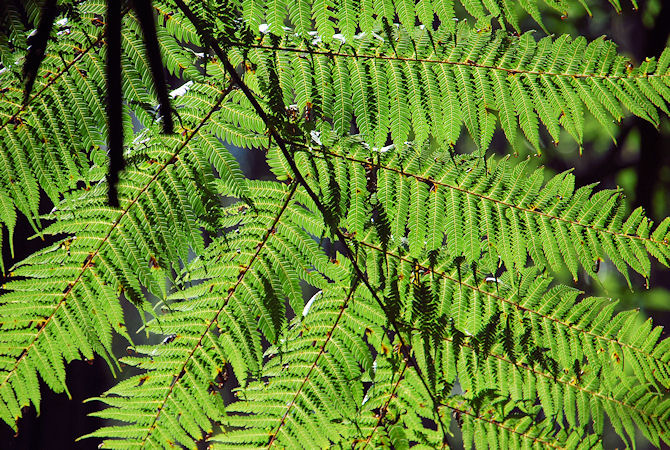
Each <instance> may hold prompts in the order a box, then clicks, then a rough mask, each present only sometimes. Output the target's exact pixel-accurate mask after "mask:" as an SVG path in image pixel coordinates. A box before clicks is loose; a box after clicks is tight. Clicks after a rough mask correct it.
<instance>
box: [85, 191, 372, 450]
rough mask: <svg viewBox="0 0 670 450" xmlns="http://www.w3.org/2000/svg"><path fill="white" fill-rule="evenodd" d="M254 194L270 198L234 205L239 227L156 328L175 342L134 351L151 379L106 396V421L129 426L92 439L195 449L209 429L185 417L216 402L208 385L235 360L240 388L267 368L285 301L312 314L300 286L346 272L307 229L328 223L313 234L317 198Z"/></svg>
mask: <svg viewBox="0 0 670 450" xmlns="http://www.w3.org/2000/svg"><path fill="white" fill-rule="evenodd" d="M249 188H250V190H251V192H252V195H253V197H255V198H260V195H261V194H262V196H263V197H264V198H265V199H266V201H260V200H258V201H256V202H255V203H254V206H253V212H252V210H250V209H247V207H246V206H245V205H239V204H235V205H233V206H232V207H231V208H229V209H228V212H227V214H226V215H225V218H224V220H225V222H226V223H228V226H231V227H232V226H235V227H236V231H235V232H233V233H230V234H229V235H228V236H227V237H226V238H225V239H221V240H219V241H218V242H216V243H214V244H213V245H210V247H209V248H208V250H207V252H206V254H205V255H203V258H202V261H200V262H195V263H194V264H193V266H192V267H190V268H189V271H188V276H187V278H185V279H184V281H185V282H188V283H189V284H192V286H190V287H186V288H185V289H184V290H182V291H176V292H175V293H174V294H172V295H171V296H170V300H171V305H170V310H171V311H172V312H171V313H168V314H166V315H164V316H163V317H161V319H160V321H159V322H158V321H157V322H155V324H153V325H152V324H149V329H150V330H151V331H153V332H155V333H160V334H169V335H174V336H176V337H175V338H174V340H172V342H170V343H167V344H165V345H162V346H159V347H136V352H137V353H138V354H139V355H142V356H143V357H133V358H124V359H123V360H122V361H123V362H125V363H127V364H132V365H135V366H137V367H140V368H142V369H145V370H147V371H148V372H147V375H145V376H139V377H135V378H133V379H132V381H130V382H128V383H124V384H122V385H120V386H119V387H117V388H113V389H112V390H110V391H109V392H108V393H107V394H105V396H103V397H101V398H99V400H101V401H103V402H105V403H107V404H108V405H109V406H111V407H112V408H111V409H107V410H104V411H103V412H101V413H99V415H101V416H102V417H110V418H116V419H120V420H123V421H124V422H129V425H128V426H127V427H125V428H123V431H121V430H119V429H117V428H114V427H113V428H103V429H101V430H99V431H96V432H94V433H92V434H91V435H89V437H96V436H97V437H104V438H118V437H120V438H123V439H124V441H116V440H113V439H112V440H106V441H105V444H104V445H105V446H107V447H110V448H115V447H116V446H117V445H120V446H126V445H128V444H130V443H132V444H133V445H137V446H140V447H142V446H146V445H159V446H160V445H164V444H166V443H168V442H175V443H177V442H179V443H182V444H184V445H188V443H189V442H192V440H198V439H200V437H201V430H204V431H205V432H211V425H209V423H207V426H203V422H202V421H200V422H198V423H197V424H193V425H190V424H189V423H187V422H183V420H182V419H180V418H181V417H186V416H189V415H190V414H192V413H193V411H192V409H193V408H194V407H196V406H194V405H200V404H201V403H202V401H203V400H204V399H208V398H212V396H211V395H210V394H209V392H210V389H211V387H210V385H211V383H212V382H213V381H214V379H215V377H216V376H217V373H220V372H221V371H222V370H223V366H224V364H225V363H226V362H227V361H230V362H231V363H232V365H233V370H234V371H235V375H236V378H237V379H238V380H239V381H240V382H241V383H242V384H246V383H247V381H246V380H249V379H257V378H258V377H259V375H260V373H261V370H262V368H261V367H262V366H261V363H262V360H263V354H262V352H261V338H262V337H264V338H266V339H268V340H269V341H270V342H275V343H277V345H278V347H279V349H280V351H281V352H283V345H285V344H284V343H282V341H280V335H281V333H282V332H283V331H282V330H283V329H284V327H285V324H283V323H282V321H283V319H284V317H285V312H284V309H285V307H284V299H285V298H287V299H288V302H289V304H290V305H291V307H292V309H293V311H294V312H295V314H296V315H300V314H301V313H302V311H303V310H304V309H307V310H309V308H308V307H307V306H305V307H304V309H303V306H304V304H303V302H302V290H301V288H300V287H299V285H298V284H297V282H298V280H299V279H303V280H305V281H308V282H309V283H310V284H312V285H314V286H321V287H325V286H326V283H327V282H326V279H325V278H323V275H320V274H317V273H315V272H313V269H312V268H311V267H312V265H314V266H315V267H317V268H318V269H319V270H321V271H323V272H322V273H323V274H325V275H327V276H328V279H330V280H341V279H342V278H343V275H344V273H343V271H342V270H343V269H342V268H341V267H338V266H335V265H334V264H332V263H328V262H327V260H326V258H325V256H324V255H323V254H320V251H319V250H318V247H317V245H316V243H315V242H314V241H312V240H311V238H310V237H309V235H307V234H306V231H305V229H308V230H310V232H314V233H315V234H320V233H322V230H323V223H321V225H319V227H318V228H314V225H315V224H316V222H315V221H314V222H311V223H309V222H305V221H304V219H303V217H305V216H309V214H307V211H305V210H304V207H303V206H301V204H305V202H307V203H309V200H308V197H306V196H305V194H304V193H301V192H300V191H299V190H298V188H297V185H296V184H295V183H293V185H292V186H291V187H285V186H284V187H282V185H278V184H277V183H268V182H265V183H261V182H257V183H250V186H249ZM277 201H279V205H278V204H277ZM319 228H320V229H319ZM287 257H288V258H291V260H287V259H286V258H287ZM290 268H293V269H294V270H291V269H290ZM269 292H273V293H274V294H273V298H267V296H268V295H269V294H268V293H269ZM195 305H198V308H197V309H196V310H194V309H193V308H194V306H195ZM310 307H314V306H313V305H310ZM256 318H258V319H256ZM278 319H279V321H278ZM257 328H258V329H259V330H260V331H261V332H262V334H260V333H259V332H258V331H257ZM282 339H283V338H282ZM304 342H306V341H304ZM212 352H214V353H212ZM282 354H283V353H282ZM158 356H160V359H159V360H157V357H158ZM356 356H357V357H358V356H360V355H358V354H357V355H356ZM349 358H351V357H349ZM350 361H351V360H350ZM154 371H155V372H154ZM144 377H146V378H144ZM144 379H149V380H151V381H152V383H154V384H152V386H153V388H152V389H151V390H150V392H148V393H147V394H140V393H139V391H144V390H145V388H144V387H143V383H144V382H143V381H142V380H144ZM214 393H216V392H214ZM137 394H140V395H146V397H145V398H146V401H144V402H142V403H135V402H134V401H132V399H133V398H136V395H137ZM216 401H219V400H216ZM153 404H156V405H158V407H157V408H154V407H152V406H151V405H153ZM197 407H198V408H199V407H200V406H197ZM129 408H130V409H135V408H137V414H136V415H134V416H133V415H128V414H127V411H128V409H129ZM221 412H222V408H220V407H219V406H217V404H212V405H207V409H206V410H205V411H203V414H204V415H205V416H206V417H207V418H208V419H210V420H217V421H222V420H224V418H223V416H222V415H221ZM196 425H197V426H196Z"/></svg>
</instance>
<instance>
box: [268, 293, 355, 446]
mask: <svg viewBox="0 0 670 450" xmlns="http://www.w3.org/2000/svg"><path fill="white" fill-rule="evenodd" d="M357 284H358V282H357V281H356V280H355V281H354V284H353V285H352V286H351V288H350V289H349V293H348V294H347V298H346V299H345V300H344V302H343V303H342V306H341V307H340V312H339V314H338V315H337V318H336V319H335V323H333V326H332V327H330V331H329V332H328V333H327V334H326V339H325V340H324V341H323V344H322V345H321V348H320V349H319V353H318V354H317V355H316V358H314V362H313V363H312V366H311V367H310V368H309V371H308V372H307V375H305V378H304V379H303V380H302V383H301V384H300V387H299V388H298V390H297V391H296V393H295V395H294V396H293V400H291V403H289V405H288V408H286V412H284V415H283V416H282V418H281V421H280V422H279V425H277V429H276V430H275V431H274V432H273V433H272V434H271V435H270V436H271V438H270V443H269V444H268V448H270V447H272V444H273V443H274V442H275V441H276V439H277V436H278V435H279V430H280V429H281V427H282V426H283V425H284V424H285V423H286V419H287V418H288V415H289V413H290V412H291V409H292V408H293V406H295V404H296V402H297V401H298V396H299V395H300V393H301V392H302V389H303V388H304V387H305V385H306V384H307V381H308V380H309V377H310V376H311V375H312V372H313V371H314V369H315V368H316V365H317V363H318V362H319V359H320V358H321V356H322V355H323V354H324V353H325V351H326V346H327V345H328V343H329V342H330V339H331V338H332V337H333V334H334V333H335V329H336V328H337V325H338V324H339V323H340V319H342V317H343V316H344V310H345V309H347V306H349V300H350V299H351V297H352V296H353V295H354V293H355V292H356V286H357Z"/></svg>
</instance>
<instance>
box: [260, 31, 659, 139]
mask: <svg viewBox="0 0 670 450" xmlns="http://www.w3.org/2000/svg"><path fill="white" fill-rule="evenodd" d="M393 30H394V31H393V35H388V36H385V37H381V36H380V35H378V34H376V33H374V32H373V33H369V34H365V33H363V34H359V35H357V36H356V38H354V39H352V40H351V41H347V45H346V46H343V45H338V43H337V42H333V43H331V44H326V43H324V42H321V41H318V42H316V43H306V42H304V41H299V40H297V39H296V38H294V37H292V36H290V35H286V36H285V37H284V39H283V41H282V42H281V43H279V44H277V43H276V41H274V42H273V43H270V42H268V41H269V38H266V37H263V36H261V40H260V42H259V43H255V44H252V48H253V50H252V51H251V52H250V56H249V57H250V60H251V62H252V63H256V64H260V63H261V61H263V60H266V59H267V58H268V57H269V55H275V56H274V57H276V58H278V59H281V58H282V55H284V54H293V55H297V56H298V58H294V59H292V60H290V59H285V60H284V65H283V66H278V67H277V70H278V76H279V79H280V80H281V79H282V77H283V75H282V74H283V73H284V72H285V73H286V74H288V73H290V72H292V71H294V70H295V69H294V68H293V64H295V61H302V59H301V58H311V59H312V60H314V61H319V64H325V65H326V66H327V68H326V69H319V70H323V71H324V72H328V73H330V79H331V81H330V82H331V83H332V85H333V86H336V87H337V89H336V90H335V92H336V93H337V96H336V97H335V104H334V108H333V109H331V108H330V106H329V105H327V104H326V100H325V96H326V95H328V94H327V93H321V92H320V91H321V90H322V89H326V88H327V89H331V88H330V87H326V85H329V83H328V81H327V80H319V78H318V77H316V78H315V79H313V80H311V81H310V80H309V79H305V80H303V82H302V84H301V86H300V90H299V92H300V102H301V103H300V104H302V103H305V95H308V98H307V101H309V102H310V103H322V104H323V106H324V109H323V114H324V118H325V119H327V120H332V121H333V127H334V129H335V130H337V132H338V133H339V134H340V135H346V134H348V132H349V125H348V124H349V121H350V120H351V119H352V117H351V114H352V112H353V116H354V122H355V123H356V124H357V126H358V127H359V129H360V130H361V131H363V132H365V133H366V138H367V139H368V140H372V137H371V136H370V137H368V136H367V134H369V133H370V124H371V123H372V124H374V125H376V131H375V137H374V140H373V141H372V142H375V144H376V145H377V146H378V147H379V144H380V143H383V142H385V140H386V137H385V136H386V134H387V133H390V134H391V136H392V138H393V141H394V142H395V143H396V145H401V144H403V143H404V142H405V141H406V140H407V139H408V136H409V133H410V131H411V132H412V133H413V135H414V137H415V138H416V139H417V140H418V141H419V143H420V142H421V141H422V140H424V139H425V138H426V136H427V134H428V132H430V134H432V135H433V136H434V137H438V138H442V139H443V141H442V142H443V143H444V144H447V145H453V144H454V143H455V142H456V140H457V139H458V135H459V134H460V133H459V132H458V131H457V129H458V128H460V127H459V125H458V124H461V123H463V124H464V125H465V127H466V129H467V130H468V133H469V134H470V136H471V137H472V139H473V140H474V141H475V143H476V144H477V145H478V146H480V147H481V148H487V147H488V142H489V141H490V134H491V133H492V128H491V125H492V123H493V117H494V116H493V115H491V113H490V112H489V111H490V110H494V111H496V112H497V118H498V121H499V122H500V124H501V126H502V128H503V130H504V131H505V135H506V136H507V138H508V139H509V140H510V142H511V143H513V144H515V139H516V134H517V130H518V129H519V128H520V129H521V131H522V132H523V134H524V135H525V137H526V138H527V139H528V141H529V142H530V144H531V145H532V146H533V147H534V148H535V149H536V150H537V151H540V149H541V148H542V147H543V146H544V145H545V143H543V142H542V140H541V135H540V129H539V124H540V123H542V124H543V125H544V127H545V128H546V129H547V131H548V133H549V135H550V136H551V138H552V140H553V142H554V143H557V142H558V139H559V137H560V136H559V125H560V126H562V127H563V128H564V129H566V130H567V131H568V132H569V133H570V134H571V135H572V136H573V138H574V139H575V140H576V141H577V143H578V144H579V145H580V146H581V144H582V142H583V131H582V130H583V123H584V120H585V118H584V111H585V110H588V111H590V112H591V113H592V114H593V116H594V117H595V119H596V120H598V121H599V122H600V123H601V125H602V126H603V127H605V128H606V129H608V130H610V133H611V134H612V135H613V134H614V133H613V130H612V123H613V122H615V123H616V122H619V121H620V120H621V119H622V118H623V108H626V109H628V110H629V111H630V112H631V113H633V114H635V115H637V116H639V117H642V118H644V119H646V120H649V121H650V122H652V123H653V124H658V121H659V117H660V116H659V110H661V111H662V112H665V111H667V108H668V102H669V101H670V95H669V94H670V88H669V87H668V86H669V84H668V83H669V81H668V80H670V72H668V67H667V65H666V66H665V67H664V66H663V65H658V64H657V62H656V60H655V59H649V60H647V61H646V62H645V63H643V64H642V65H641V66H639V67H637V68H634V67H633V66H632V65H631V64H630V62H629V61H628V60H627V59H626V58H624V57H623V56H618V55H617V54H616V47H615V45H614V44H613V43H612V42H610V41H607V40H605V39H604V38H599V39H597V40H595V41H592V42H590V43H588V44H587V43H586V41H585V40H584V39H583V38H578V39H575V40H571V38H569V37H568V36H567V35H563V36H561V37H560V38H558V39H556V40H555V41H552V39H551V38H550V37H546V38H543V39H541V40H540V41H539V42H536V41H535V39H534V38H533V37H532V36H531V34H529V33H526V34H524V35H522V36H520V37H518V38H517V37H513V36H509V35H507V34H505V33H503V32H496V33H478V32H476V31H475V30H472V29H470V28H468V27H467V26H459V28H458V30H457V31H455V32H454V33H453V34H447V35H445V36H443V37H441V40H440V41H439V42H437V43H435V42H434V39H435V38H434V37H433V36H432V34H430V32H429V31H428V30H426V29H422V28H410V29H404V28H397V27H396V28H394V29H393ZM395 41H398V42H399V43H401V44H402V45H395V44H394V42H395ZM669 51H670V50H666V53H667V52H669ZM606 55H610V57H607V56H606ZM323 56H327V57H328V58H322V57H323ZM661 58H662V59H665V58H667V56H663V55H661ZM348 64H349V65H351V67H353V68H355V69H356V71H355V76H354V78H353V81H354V82H355V83H357V84H356V87H357V89H355V90H354V91H357V92H360V89H361V88H364V89H365V90H366V91H372V92H375V94H376V95H375V98H377V99H383V98H385V96H384V95H383V94H384V93H385V92H376V91H377V90H378V89H388V93H387V94H386V95H387V96H388V97H389V101H390V108H388V109H387V108H384V109H381V108H380V109H378V110H377V111H375V114H374V115H373V114H372V111H371V110H370V107H369V105H368V104H367V103H366V102H362V101H361V99H360V98H359V97H356V96H354V95H353V92H354V91H352V87H351V84H350V71H349V70H346V68H347V67H349V65H348ZM368 67H369V68H370V77H368V76H367V75H366V68H368ZM257 75H258V74H257ZM268 83H269V81H266V82H265V85H268ZM305 83H308V84H307V85H305ZM380 86H381V87H380ZM425 86H427V87H425ZM286 89H289V92H286ZM282 90H283V91H282V95H283V98H284V101H285V103H286V104H290V103H293V98H294V96H295V95H297V94H298V91H294V89H293V88H292V87H291V86H290V85H289V84H286V83H284V84H282ZM265 94H266V95H268V94H267V93H265ZM356 95H359V94H356ZM319 100H321V102H319ZM425 105H434V106H433V109H434V110H436V111H438V110H441V111H439V113H438V114H437V115H436V116H435V115H430V116H428V115H426V114H425ZM437 105H442V106H441V107H440V108H439V109H438V107H437ZM373 118H374V121H373ZM489 122H490V123H489ZM445 127H446V131H445Z"/></svg>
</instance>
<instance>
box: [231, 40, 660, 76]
mask: <svg viewBox="0 0 670 450" xmlns="http://www.w3.org/2000/svg"><path fill="white" fill-rule="evenodd" d="M231 46H232V47H244V48H248V47H251V48H256V49H259V50H271V51H279V52H289V53H300V54H305V55H323V56H328V57H333V56H336V57H341V58H353V59H375V60H383V61H403V62H420V63H432V64H445V65H450V66H465V67H471V68H473V69H489V70H499V71H502V72H507V73H509V74H513V75H516V74H519V75H538V76H542V75H544V76H549V77H564V78H582V79H589V78H590V79H600V80H621V79H632V80H635V79H649V78H659V79H664V78H670V73H666V74H662V75H655V74H647V73H644V74H640V75H600V74H593V73H563V72H543V71H539V70H523V69H510V68H506V67H500V66H493V65H489V64H479V63H476V62H473V61H448V60H443V59H431V58H418V57H402V56H386V55H370V54H366V53H356V54H352V53H343V52H339V51H338V52H335V51H332V50H310V49H302V48H296V47H281V46H278V45H263V44H246V43H242V42H240V43H232V44H231Z"/></svg>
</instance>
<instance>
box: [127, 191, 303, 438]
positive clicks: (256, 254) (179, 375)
mask: <svg viewBox="0 0 670 450" xmlns="http://www.w3.org/2000/svg"><path fill="white" fill-rule="evenodd" d="M297 190H298V183H297V182H296V181H293V182H292V184H291V188H290V190H289V191H288V193H287V195H286V198H285V200H284V202H283V204H282V207H281V209H280V210H279V212H278V213H277V215H276V216H275V218H274V220H273V222H272V224H271V226H270V227H269V228H267V230H266V233H265V235H264V237H263V240H262V241H261V242H260V243H259V245H257V247H256V251H255V252H254V254H253V255H252V256H251V258H250V259H249V263H248V264H246V265H245V266H244V267H243V268H242V269H241V270H240V273H239V276H238V277H237V281H236V282H235V284H234V285H233V286H232V287H231V288H230V289H229V290H228V294H227V296H226V298H225V299H224V301H223V303H222V304H221V307H219V309H218V310H216V312H215V314H214V316H213V317H212V319H211V320H209V321H208V323H207V324H206V327H205V330H204V331H203V332H202V333H201V334H200V337H199V338H198V340H197V341H196V344H195V345H194V346H193V348H192V349H191V350H190V352H189V354H188V356H187V357H186V358H185V359H184V362H183V364H181V366H180V367H181V369H180V370H179V372H177V375H176V376H175V377H174V379H173V380H172V382H171V383H170V386H169V387H168V390H167V392H166V393H165V396H164V398H163V401H162V402H161V405H160V407H159V408H158V409H157V413H156V414H155V415H154V416H153V420H152V423H151V424H150V425H149V426H148V427H147V432H146V434H145V436H144V437H143V438H142V440H141V441H140V444H139V445H140V448H144V447H145V445H146V444H147V441H148V439H149V438H150V437H151V432H152V431H153V430H154V429H155V428H156V425H157V423H158V419H159V418H160V416H161V413H162V412H163V410H164V409H165V405H166V404H167V402H168V401H169V400H170V398H171V396H172V393H173V392H174V388H175V387H176V386H177V384H178V383H179V381H181V379H182V377H183V376H184V374H185V373H186V366H187V365H188V363H189V361H190V360H191V359H192V358H193V356H194V355H195V352H196V350H197V349H198V348H200V347H201V346H202V342H203V340H204V338H205V336H206V335H207V334H208V333H209V332H210V328H211V327H212V325H213V324H215V323H216V321H217V319H218V317H219V315H220V314H221V313H222V312H223V310H224V309H225V307H226V306H227V305H228V302H229V301H230V299H231V298H232V297H233V295H234V294H235V292H236V290H237V288H238V287H239V286H240V285H241V284H242V282H243V281H244V278H245V276H246V274H247V273H249V271H250V270H251V267H252V265H253V263H254V262H255V261H256V260H257V259H258V257H259V255H260V254H261V251H262V250H263V249H264V248H265V245H266V244H267V242H268V241H269V239H270V236H272V230H273V229H274V228H275V226H276V225H277V223H278V222H279V220H280V219H281V217H282V215H283V214H284V212H285V211H286V209H287V208H288V206H289V204H290V203H291V200H292V199H293V195H294V194H295V193H296V191H297Z"/></svg>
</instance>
